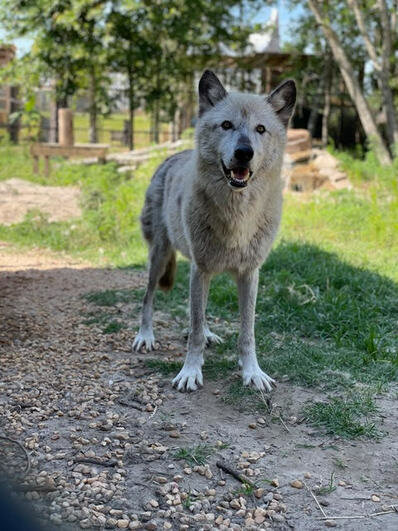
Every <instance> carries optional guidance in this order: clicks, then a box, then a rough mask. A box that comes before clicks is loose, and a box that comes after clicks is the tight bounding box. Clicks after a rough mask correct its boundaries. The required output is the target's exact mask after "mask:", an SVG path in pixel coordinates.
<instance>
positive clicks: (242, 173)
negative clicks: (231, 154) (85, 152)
mask: <svg viewBox="0 0 398 531" xmlns="http://www.w3.org/2000/svg"><path fill="white" fill-rule="evenodd" d="M221 164H222V169H223V170H224V175H225V177H226V178H227V179H228V184H229V185H230V186H231V187H232V188H234V189H236V190H240V189H242V188H246V186H247V183H248V181H249V179H250V177H251V176H252V174H253V172H252V171H251V170H250V169H249V168H248V167H246V166H236V167H235V168H229V169H228V168H227V167H226V166H225V164H224V161H223V160H221Z"/></svg>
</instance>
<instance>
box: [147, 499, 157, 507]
mask: <svg viewBox="0 0 398 531" xmlns="http://www.w3.org/2000/svg"><path fill="white" fill-rule="evenodd" d="M149 505H151V506H152V507H159V503H158V502H157V501H156V500H149Z"/></svg>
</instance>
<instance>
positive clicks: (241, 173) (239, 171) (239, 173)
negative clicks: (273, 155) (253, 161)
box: [232, 168, 249, 180]
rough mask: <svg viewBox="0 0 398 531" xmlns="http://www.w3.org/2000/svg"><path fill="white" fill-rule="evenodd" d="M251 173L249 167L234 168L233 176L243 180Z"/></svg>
mask: <svg viewBox="0 0 398 531" xmlns="http://www.w3.org/2000/svg"><path fill="white" fill-rule="evenodd" d="M248 174H249V168H236V169H235V170H232V176H233V178H234V179H239V180H242V179H244V178H245V177H247V175H248Z"/></svg>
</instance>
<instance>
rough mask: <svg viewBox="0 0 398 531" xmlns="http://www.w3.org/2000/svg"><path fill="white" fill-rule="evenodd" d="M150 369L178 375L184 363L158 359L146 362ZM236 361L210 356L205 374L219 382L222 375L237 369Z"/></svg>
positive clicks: (205, 364) (166, 374)
mask: <svg viewBox="0 0 398 531" xmlns="http://www.w3.org/2000/svg"><path fill="white" fill-rule="evenodd" d="M145 365H146V366H147V367H148V368H151V369H154V370H156V371H157V372H159V373H160V374H162V375H163V376H169V375H170V374H177V373H178V372H179V371H180V369H181V367H182V361H164V360H160V359H157V358H152V359H147V360H145ZM236 367H237V364H236V361H233V360H230V359H228V358H225V357H224V358H217V357H215V356H211V355H209V356H208V357H207V359H206V361H205V363H204V365H203V374H204V376H205V377H206V378H208V379H209V380H217V379H218V378H220V376H222V375H224V376H225V375H226V374H228V373H230V372H232V371H233V370H234V369H236Z"/></svg>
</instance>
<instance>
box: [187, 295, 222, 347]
mask: <svg viewBox="0 0 398 531" xmlns="http://www.w3.org/2000/svg"><path fill="white" fill-rule="evenodd" d="M208 296H209V291H208V290H207V291H206V292H205V293H204V311H205V313H206V307H207V299H208ZM189 332H190V329H189V328H186V329H185V330H184V332H183V335H184V338H185V339H188V337H189ZM203 333H204V335H205V340H206V346H207V347H208V346H210V345H219V344H220V343H223V342H224V341H223V339H222V338H221V337H220V336H218V335H217V334H215V333H214V332H212V331H211V330H210V328H209V325H208V323H207V319H206V315H205V320H204V324H203Z"/></svg>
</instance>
